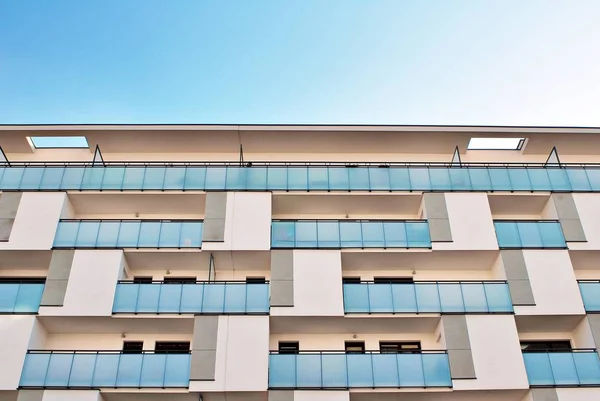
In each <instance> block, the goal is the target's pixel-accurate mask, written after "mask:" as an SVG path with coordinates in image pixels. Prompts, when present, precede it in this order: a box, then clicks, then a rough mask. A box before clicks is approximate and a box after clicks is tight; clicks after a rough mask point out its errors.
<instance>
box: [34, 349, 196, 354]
mask: <svg viewBox="0 0 600 401" xmlns="http://www.w3.org/2000/svg"><path fill="white" fill-rule="evenodd" d="M27 353H28V354H114V355H118V354H191V353H192V352H191V351H156V350H139V351H138V350H135V351H123V350H62V349H61V350H36V349H33V350H27Z"/></svg>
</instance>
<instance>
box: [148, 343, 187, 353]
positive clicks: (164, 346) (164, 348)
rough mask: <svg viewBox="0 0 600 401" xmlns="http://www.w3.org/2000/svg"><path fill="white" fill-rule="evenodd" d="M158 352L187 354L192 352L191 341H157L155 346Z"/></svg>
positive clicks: (155, 350)
mask: <svg viewBox="0 0 600 401" xmlns="http://www.w3.org/2000/svg"><path fill="white" fill-rule="evenodd" d="M154 352H155V353H157V354H166V353H169V354H187V353H188V352H190V342H189V341H157V342H156V344H155V346H154Z"/></svg>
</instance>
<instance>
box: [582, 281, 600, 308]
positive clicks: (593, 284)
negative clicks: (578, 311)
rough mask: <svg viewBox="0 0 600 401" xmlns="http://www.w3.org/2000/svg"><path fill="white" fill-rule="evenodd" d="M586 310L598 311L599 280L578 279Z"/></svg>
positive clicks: (599, 299) (599, 296)
mask: <svg viewBox="0 0 600 401" xmlns="http://www.w3.org/2000/svg"><path fill="white" fill-rule="evenodd" d="M579 291H581V298H582V299H583V306H585V310H586V312H600V280H579Z"/></svg>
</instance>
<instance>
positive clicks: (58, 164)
mask: <svg viewBox="0 0 600 401" xmlns="http://www.w3.org/2000/svg"><path fill="white" fill-rule="evenodd" d="M0 166H2V164H1V163H0ZM6 167H7V168H14V167H25V168H28V167H98V168H104V167H246V168H252V167H267V168H268V167H348V168H356V167H392V168H394V167H406V168H410V167H434V168H437V167H441V168H457V169H458V168H469V167H473V168H478V167H479V168H481V167H489V168H589V167H591V168H600V163H560V164H556V163H546V162H525V163H518V162H461V163H456V162H426V161H422V162H416V161H413V162H368V161H339V162H332V161H264V160H257V161H254V160H252V161H249V160H248V161H244V162H243V163H240V162H239V160H235V161H234V160H231V161H160V160H157V161H123V160H119V161H117V160H112V161H104V162H103V163H102V165H99V163H98V162H95V163H94V162H93V161H66V162H65V161H11V162H10V166H8V165H6Z"/></svg>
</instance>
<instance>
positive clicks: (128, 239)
mask: <svg viewBox="0 0 600 401" xmlns="http://www.w3.org/2000/svg"><path fill="white" fill-rule="evenodd" d="M202 226H203V222H202V221H201V220H179V221H176V220H61V221H60V222H59V223H58V229H57V231H56V237H55V238H54V245H53V247H54V248H55V249H57V248H67V249H72V248H87V249H98V248H105V249H119V248H200V246H201V244H202Z"/></svg>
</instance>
